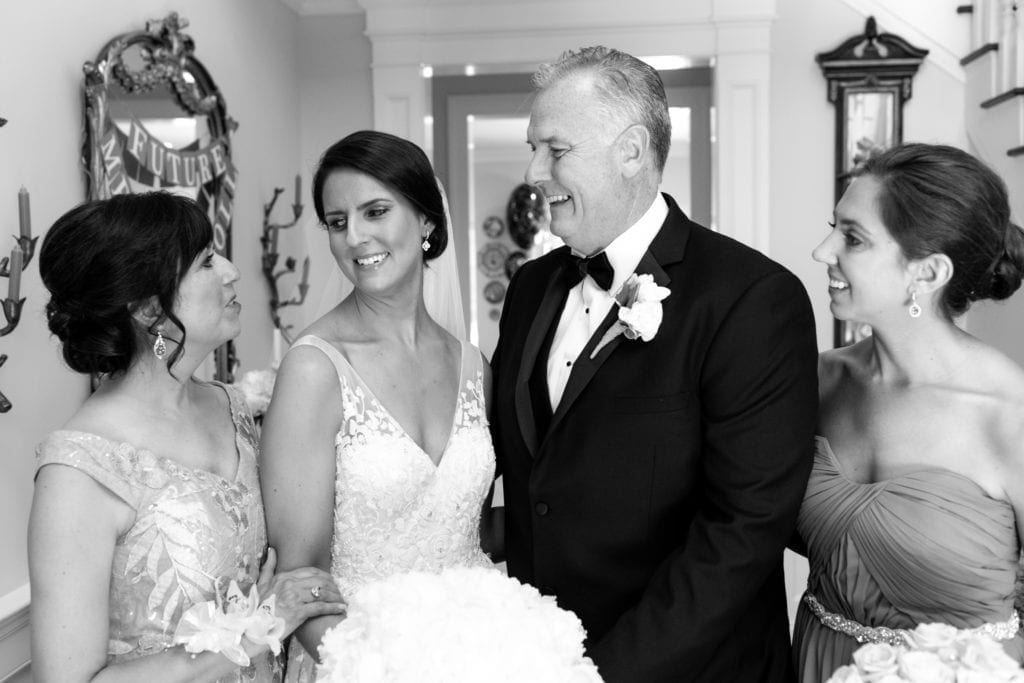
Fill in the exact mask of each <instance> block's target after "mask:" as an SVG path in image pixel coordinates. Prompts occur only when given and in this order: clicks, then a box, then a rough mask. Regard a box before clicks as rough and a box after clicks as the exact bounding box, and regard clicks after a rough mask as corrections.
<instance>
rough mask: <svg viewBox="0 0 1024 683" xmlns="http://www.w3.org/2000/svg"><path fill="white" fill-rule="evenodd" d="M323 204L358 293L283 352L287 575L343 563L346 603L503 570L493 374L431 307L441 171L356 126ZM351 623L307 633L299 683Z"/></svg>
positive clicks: (335, 249)
mask: <svg viewBox="0 0 1024 683" xmlns="http://www.w3.org/2000/svg"><path fill="white" fill-rule="evenodd" d="M313 200H314V206H315V209H316V214H317V217H318V218H319V220H320V223H321V224H322V225H323V227H324V228H325V230H326V232H327V238H328V242H329V244H330V248H331V252H332V254H333V255H334V257H335V260H336V261H337V263H338V267H339V269H340V271H341V272H342V273H343V274H344V275H345V277H346V278H347V279H348V280H349V281H351V283H352V285H353V289H352V292H351V294H349V295H348V296H347V297H346V298H344V299H343V300H342V301H341V302H340V303H338V304H337V305H336V306H334V308H332V309H331V310H330V311H328V312H327V313H326V314H325V315H324V316H322V317H321V318H320V319H318V320H317V321H316V322H314V323H313V324H312V325H311V326H310V327H309V328H308V329H307V330H306V331H305V332H304V333H303V334H302V335H300V337H299V339H297V340H296V341H295V343H294V344H293V345H292V347H291V349H290V350H289V351H288V353H287V354H286V355H285V358H284V360H283V361H282V363H281V368H280V371H279V373H278V379H277V383H276V385H275V387H274V396H273V399H272V401H271V404H270V410H269V413H268V415H267V417H266V423H265V425H264V430H263V452H264V459H263V471H264V475H265V476H264V480H263V489H264V496H265V498H266V501H267V520H268V525H269V531H270V538H271V542H272V543H273V544H274V545H275V546H276V547H278V548H279V550H280V553H281V565H282V566H283V567H291V566H299V565H305V564H312V565H314V566H318V567H321V568H324V569H330V570H331V573H332V574H333V575H334V577H335V579H336V580H337V581H338V583H339V585H340V586H341V590H342V596H343V597H349V596H351V595H352V594H353V593H354V592H355V591H356V590H357V589H358V588H359V587H361V586H363V585H365V584H367V583H369V582H371V581H374V580H377V579H383V578H386V577H388V576H391V575H393V574H395V573H401V572H409V571H433V572H438V571H441V570H443V569H446V568H449V567H459V566H492V563H491V562H490V560H489V559H488V558H487V556H486V555H485V554H484V553H483V552H482V550H481V534H480V528H481V519H482V514H481V513H482V511H483V510H484V509H487V510H488V512H489V510H490V506H489V504H488V503H489V498H488V492H489V490H490V487H491V484H492V482H493V478H494V449H493V447H492V445H491V439H490V433H489V430H488V426H487V419H486V415H485V394H486V389H485V386H486V383H488V382H489V369H488V367H487V365H486V363H485V362H484V360H483V357H482V355H481V353H480V351H479V350H478V349H476V348H475V347H473V346H472V345H471V344H469V343H468V342H464V341H462V340H461V339H459V338H458V337H457V336H456V335H453V334H452V333H451V332H450V330H451V329H452V327H451V326H450V327H447V328H446V327H444V326H442V325H441V324H439V322H438V321H437V319H436V318H435V317H434V316H435V315H437V313H436V311H437V307H433V312H432V311H431V309H430V308H428V305H427V302H426V301H425V300H424V270H425V269H426V268H428V267H429V268H431V269H432V270H433V269H435V268H437V267H438V266H437V263H438V261H437V259H438V257H439V256H441V255H442V252H444V250H445V246H446V244H447V241H448V220H447V217H446V210H445V207H444V199H443V195H442V192H441V190H440V187H439V186H438V184H437V183H436V181H435V178H434V175H433V171H432V169H431V167H430V162H429V161H428V160H427V158H426V155H425V154H424V153H423V152H422V150H420V148H419V147H417V146H416V145H414V144H413V143H411V142H409V141H408V140H404V139H402V138H398V137H395V136H393V135H389V134H387V133H380V132H374V131H360V132H356V133H353V134H351V135H349V136H347V137H346V138H344V139H342V140H341V141H339V142H337V143H335V144H334V145H332V146H331V147H330V148H329V149H328V150H327V151H326V152H325V153H324V155H323V157H322V159H321V160H320V164H319V167H318V169H317V171H316V173H315V175H314V177H313ZM440 267H441V268H443V267H444V265H443V264H442V265H441V266H440ZM451 284H455V283H451ZM456 312H457V313H458V315H459V317H461V308H459V309H458V310H457V311H456ZM485 519H492V517H491V515H490V514H488V515H487V517H486V518H485ZM495 524H496V526H497V525H498V524H500V523H498V522H496V523H495ZM489 537H490V536H488V538H489ZM338 620H339V619H338V617H325V618H322V619H315V620H310V622H308V623H307V624H305V625H304V626H303V627H302V628H300V629H299V630H298V631H297V632H296V636H297V639H296V638H293V639H292V642H291V643H290V645H289V659H288V670H287V680H289V681H307V680H312V679H313V677H314V676H315V672H316V671H315V661H314V657H315V656H316V655H317V654H318V653H317V645H318V644H319V643H320V640H321V639H322V637H323V634H324V633H325V632H326V631H327V629H328V628H330V627H331V626H334V625H335V624H337V623H338ZM311 655H312V656H311Z"/></svg>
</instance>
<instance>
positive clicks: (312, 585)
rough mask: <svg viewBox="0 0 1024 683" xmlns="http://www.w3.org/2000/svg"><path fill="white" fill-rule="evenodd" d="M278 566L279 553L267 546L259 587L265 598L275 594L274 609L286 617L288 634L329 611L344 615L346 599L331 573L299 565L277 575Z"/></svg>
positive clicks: (263, 598)
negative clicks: (308, 620) (275, 571)
mask: <svg viewBox="0 0 1024 683" xmlns="http://www.w3.org/2000/svg"><path fill="white" fill-rule="evenodd" d="M276 568H277V552H276V551H275V550H274V549H273V548H268V549H267V561H266V562H264V563H263V568H262V569H261V570H260V578H259V582H258V583H257V584H256V586H257V588H258V589H259V594H260V598H261V599H262V600H266V599H267V598H268V597H270V596H271V595H274V596H276V600H275V611H276V613H277V616H279V617H281V618H282V619H284V624H285V628H284V635H285V636H288V635H290V634H291V632H292V631H294V630H295V629H296V628H298V627H299V626H301V625H302V624H303V622H305V621H306V620H307V619H311V618H313V617H320V616H324V615H327V614H340V615H343V616H344V614H345V601H344V600H342V597H341V592H340V591H339V590H338V586H337V584H335V583H334V578H333V577H332V576H331V575H330V574H329V573H328V572H325V571H324V570H322V569H317V568H316V567H300V568H298V569H292V570H291V571H287V572H281V573H280V574H275V573H274V570H275V569H276Z"/></svg>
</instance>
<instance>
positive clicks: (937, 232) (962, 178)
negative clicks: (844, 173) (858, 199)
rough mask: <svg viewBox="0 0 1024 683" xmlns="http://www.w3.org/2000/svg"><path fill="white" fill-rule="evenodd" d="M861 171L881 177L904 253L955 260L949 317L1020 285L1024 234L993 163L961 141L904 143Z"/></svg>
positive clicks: (885, 212) (946, 308)
mask: <svg viewBox="0 0 1024 683" xmlns="http://www.w3.org/2000/svg"><path fill="white" fill-rule="evenodd" d="M854 175H857V176H860V175H870V176H872V177H874V178H875V179H876V180H877V181H878V182H879V184H880V186H881V189H880V190H879V193H878V200H877V201H878V207H879V213H880V215H881V218H882V222H883V223H884V224H885V227H886V228H887V229H888V230H889V232H890V234H892V236H893V239H895V240H896V242H897V243H898V244H899V245H900V249H901V250H902V251H903V254H904V256H906V257H907V258H908V259H920V258H924V257H926V256H929V255H931V254H945V255H946V256H948V257H949V259H950V260H951V261H952V262H953V275H952V277H951V278H950V280H949V282H948V283H946V285H945V287H944V288H943V290H942V296H941V300H940V305H941V307H942V310H943V312H944V313H945V314H946V316H947V317H949V318H955V317H957V316H958V315H960V314H962V313H963V312H965V311H966V310H967V309H968V308H969V307H970V305H971V303H972V302H974V301H980V300H982V299H1005V298H1007V297H1009V296H1010V295H1011V294H1013V293H1014V292H1015V291H1017V289H1018V288H1019V287H1020V284H1021V274H1022V271H1024V238H1022V235H1021V231H1020V229H1018V228H1017V227H1016V226H1014V225H1013V224H1012V223H1010V203H1009V197H1008V195H1007V191H1006V183H1004V182H1003V180H1002V178H1000V177H999V176H998V175H997V174H996V172H995V171H993V170H992V169H991V168H989V166H988V165H987V164H985V163H984V162H982V161H980V160H978V159H977V158H975V157H974V156H972V155H970V154H968V153H967V152H965V151H963V150H961V149H958V148H956V147H951V146H948V145H930V144H922V143H905V144H900V145H895V146H893V147H890V148H889V149H886V150H884V151H882V152H881V153H879V154H874V155H871V156H870V157H868V159H867V160H866V161H865V162H864V164H863V165H862V166H860V167H858V168H857V169H856V170H855V171H854Z"/></svg>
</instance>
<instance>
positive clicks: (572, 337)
mask: <svg viewBox="0 0 1024 683" xmlns="http://www.w3.org/2000/svg"><path fill="white" fill-rule="evenodd" d="M667 216H668V204H667V203H665V198H664V197H662V196H661V193H660V192H659V193H658V196H657V198H656V199H655V200H654V203H653V204H651V207H650V208H649V209H647V211H646V212H645V213H644V215H643V216H641V217H640V220H638V221H637V222H636V223H634V224H633V225H631V226H630V227H629V228H628V229H627V230H626V231H625V232H624V233H622V234H621V235H619V236H618V237H616V238H615V240H613V241H612V243H611V244H609V245H608V246H607V247H606V248H605V250H604V252H605V254H607V255H608V262H609V263H611V264H612V268H613V269H614V270H615V277H614V279H613V280H612V286H611V287H610V288H609V289H608V291H607V292H606V291H604V290H603V289H601V288H600V287H598V286H597V284H596V283H595V282H594V280H593V279H591V277H590V276H589V275H588V276H587V277H585V278H583V280H582V281H581V282H580V283H579V284H578V285H576V286H575V287H573V288H572V289H570V290H569V298H568V299H566V301H565V308H563V309H562V317H560V318H559V319H558V328H557V329H556V330H555V338H554V340H552V342H551V351H550V352H549V353H548V368H547V370H548V396H549V397H550V398H551V411H552V412H554V411H555V409H556V408H557V407H558V402H559V401H561V400H562V393H563V392H564V391H565V385H566V383H567V382H568V381H569V374H570V373H571V372H572V366H573V364H574V363H575V362H576V359H577V358H578V357H579V355H580V352H582V351H583V347H584V346H586V345H587V342H588V341H589V340H590V338H591V337H592V336H593V335H594V332H596V331H597V328H598V327H599V326H600V325H601V321H602V320H604V318H605V316H606V315H608V311H610V310H611V308H612V304H614V303H615V293H616V292H618V291H619V289H620V288H621V287H622V285H623V283H624V282H625V281H626V280H627V279H628V278H629V276H630V275H632V274H633V272H634V271H635V270H636V267H637V266H638V265H639V264H640V259H641V258H643V256H644V253H646V251H647V248H648V247H649V246H651V242H652V241H654V236H655V235H657V234H658V230H659V229H660V228H661V224H662V223H664V222H665V218H666V217H667ZM573 253H574V254H576V255H577V256H584V254H580V253H578V252H576V251H575V250H573Z"/></svg>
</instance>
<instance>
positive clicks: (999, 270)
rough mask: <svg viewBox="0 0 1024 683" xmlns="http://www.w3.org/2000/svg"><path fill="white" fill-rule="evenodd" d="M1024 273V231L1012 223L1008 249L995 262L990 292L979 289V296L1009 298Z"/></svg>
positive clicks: (1007, 234)
mask: <svg viewBox="0 0 1024 683" xmlns="http://www.w3.org/2000/svg"><path fill="white" fill-rule="evenodd" d="M1022 275H1024V233H1022V232H1021V229H1020V227H1018V226H1016V225H1014V224H1013V223H1010V224H1009V225H1008V226H1007V229H1006V250H1005V251H1004V252H1003V253H1002V254H1000V255H999V257H998V258H997V259H996V261H995V263H994V264H993V268H992V278H991V280H990V282H989V287H988V292H987V293H986V292H983V291H979V292H978V295H979V296H978V298H979V299H980V298H989V299H995V300H997V301H1001V300H1003V299H1008V298H1010V296H1011V295H1012V294H1013V293H1014V292H1016V291H1017V290H1018V289H1019V288H1020V283H1021V277H1022Z"/></svg>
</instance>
